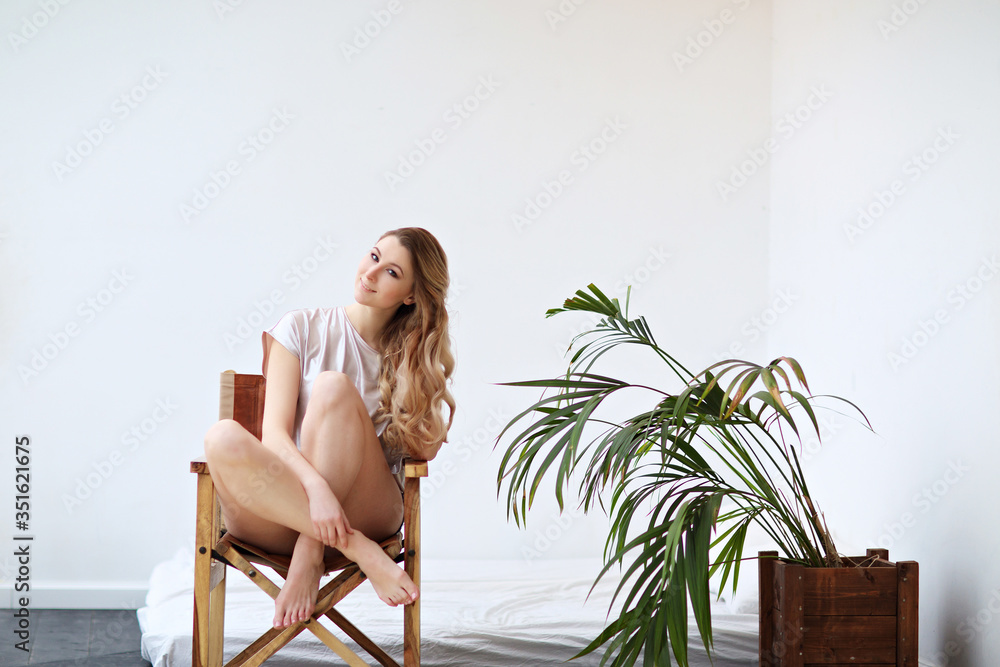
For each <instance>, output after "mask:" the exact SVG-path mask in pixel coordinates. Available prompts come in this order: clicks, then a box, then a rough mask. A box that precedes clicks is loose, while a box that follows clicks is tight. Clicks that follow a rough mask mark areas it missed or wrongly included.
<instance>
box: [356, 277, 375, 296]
mask: <svg viewBox="0 0 1000 667" xmlns="http://www.w3.org/2000/svg"><path fill="white" fill-rule="evenodd" d="M359 282H360V283H361V289H363V290H364V291H366V292H371V293H372V294H374V293H375V290H373V289H372V288H371V287H369V286H368V285H365V281H364V280H361V281H359Z"/></svg>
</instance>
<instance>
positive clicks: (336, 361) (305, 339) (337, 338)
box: [261, 307, 395, 472]
mask: <svg viewBox="0 0 1000 667" xmlns="http://www.w3.org/2000/svg"><path fill="white" fill-rule="evenodd" d="M272 338H273V340H276V341H278V342H279V343H281V345H282V346H283V347H284V348H285V349H287V350H288V351H289V352H291V353H292V354H294V355H295V356H296V357H298V359H299V370H300V371H301V380H300V381H299V401H298V405H297V407H296V410H295V444H296V445H299V431H300V430H301V428H302V418H303V416H305V413H306V405H308V403H309V396H310V395H312V388H313V383H314V382H315V381H316V377H317V376H318V375H319V374H320V373H321V372H323V371H340V372H341V373H344V374H345V375H347V377H349V378H350V379H351V380H352V381H353V382H354V386H355V387H357V388H358V393H360V394H361V398H362V400H363V401H364V403H365V407H366V408H368V415H369V416H371V417H374V416H375V411H376V410H377V409H378V404H379V391H378V373H379V367H380V364H381V356H380V355H379V353H378V351H377V350H376V349H375V348H373V347H372V346H371V345H369V344H368V343H366V342H365V341H364V339H363V338H362V337H361V334H359V333H358V331H357V329H355V328H354V325H353V324H351V321H350V320H349V319H348V317H347V312H346V311H345V310H344V309H343V308H342V307H337V308H307V309H303V310H293V311H291V312H288V313H286V314H285V315H283V316H282V317H281V319H280V320H278V323H277V324H275V325H274V326H273V327H272V328H271V329H270V330H268V331H265V332H264V333H263V334H262V335H261V342H262V343H263V346H264V361H263V370H264V373H265V375H266V373H267V359H268V353H269V352H270V347H271V340H272ZM384 430H385V422H382V424H381V425H380V426H376V428H375V433H376V434H377V435H379V436H381V435H382V431H384ZM299 446H300V447H301V445H299ZM387 458H388V457H387ZM390 467H392V464H391V462H390ZM394 472H395V471H394Z"/></svg>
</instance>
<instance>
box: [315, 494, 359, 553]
mask: <svg viewBox="0 0 1000 667" xmlns="http://www.w3.org/2000/svg"><path fill="white" fill-rule="evenodd" d="M306 496H307V497H308V498H309V516H310V518H311V519H312V524H313V533H314V537H315V538H316V539H318V540H319V541H320V542H322V543H323V544H325V545H327V546H329V547H333V548H334V549H343V548H344V547H346V546H347V536H348V535H350V534H352V533H353V532H354V529H353V528H351V524H350V523H349V522H348V521H347V515H346V514H344V508H343V507H341V505H340V501H339V500H337V497H336V496H335V495H333V491H331V490H330V487H329V486H328V485H327V484H326V482H325V481H324V482H323V483H322V484H316V485H315V486H314V487H313V488H311V489H307V490H306Z"/></svg>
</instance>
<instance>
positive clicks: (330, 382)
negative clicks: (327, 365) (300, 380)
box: [309, 371, 360, 410]
mask: <svg viewBox="0 0 1000 667" xmlns="http://www.w3.org/2000/svg"><path fill="white" fill-rule="evenodd" d="M359 396H360V395H359V394H358V389H357V387H355V386H354V383H353V382H352V381H351V378H349V377H347V376H346V375H345V374H343V373H341V372H339V371H323V372H322V373H320V374H319V375H317V376H316V380H315V381H314V382H313V387H312V395H311V396H310V397H309V406H310V407H313V406H314V405H315V406H316V407H322V408H323V409H324V410H329V409H330V408H333V407H338V406H344V405H350V404H351V403H350V401H351V400H353V399H354V398H356V397H359Z"/></svg>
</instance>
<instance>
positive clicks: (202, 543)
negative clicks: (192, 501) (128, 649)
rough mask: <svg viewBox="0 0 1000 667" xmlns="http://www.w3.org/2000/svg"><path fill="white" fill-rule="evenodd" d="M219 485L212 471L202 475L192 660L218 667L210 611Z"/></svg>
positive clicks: (203, 666)
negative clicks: (212, 649)
mask: <svg viewBox="0 0 1000 667" xmlns="http://www.w3.org/2000/svg"><path fill="white" fill-rule="evenodd" d="M214 496H215V485H214V484H213V482H212V477H211V476H210V475H198V490H197V501H196V506H195V538H194V541H195V554H194V620H193V624H194V627H193V636H192V646H191V664H192V665H194V667H214V666H213V665H212V663H211V653H210V650H209V649H210V646H211V635H210V628H211V623H210V613H211V607H210V605H211V593H212V537H213V535H212V518H213V517H212V510H213V507H212V504H213V501H214Z"/></svg>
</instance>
